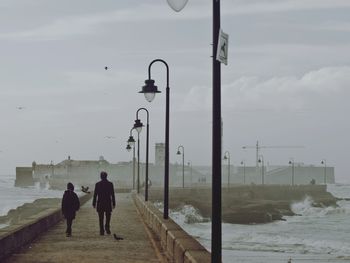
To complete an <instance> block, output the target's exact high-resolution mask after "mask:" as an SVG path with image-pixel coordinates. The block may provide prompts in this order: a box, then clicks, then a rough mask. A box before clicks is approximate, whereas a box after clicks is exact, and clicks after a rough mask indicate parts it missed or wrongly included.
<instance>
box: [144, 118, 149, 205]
mask: <svg viewBox="0 0 350 263" xmlns="http://www.w3.org/2000/svg"><path fill="white" fill-rule="evenodd" d="M148 151H149V123H148V112H147V139H146V188H145V201H148Z"/></svg>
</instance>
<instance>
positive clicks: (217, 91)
mask: <svg viewBox="0 0 350 263" xmlns="http://www.w3.org/2000/svg"><path fill="white" fill-rule="evenodd" d="M219 31H220V0H213V51H212V52H213V53H212V54H213V57H212V62H213V116H212V118H213V130H212V149H213V150H212V151H213V152H212V224H211V228H212V229H211V252H212V254H211V261H212V262H221V261H222V260H221V257H222V256H221V246H222V245H221V243H222V240H221V238H222V228H221V65H220V62H219V61H217V60H216V52H217V47H218V38H219Z"/></svg>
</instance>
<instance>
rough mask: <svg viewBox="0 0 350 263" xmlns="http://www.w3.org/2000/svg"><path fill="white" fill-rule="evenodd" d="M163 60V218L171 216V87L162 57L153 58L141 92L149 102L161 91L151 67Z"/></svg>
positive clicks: (167, 68) (167, 69)
mask: <svg viewBox="0 0 350 263" xmlns="http://www.w3.org/2000/svg"><path fill="white" fill-rule="evenodd" d="M155 62H161V63H163V64H164V65H165V67H166V77H167V84H166V95H165V97H166V99H165V156H164V212H163V218H164V219H168V218H169V108H170V87H169V67H168V64H167V63H166V62H165V61H164V60H162V59H155V60H153V61H152V62H151V63H150V64H149V66H148V79H147V80H145V84H146V85H144V86H143V87H142V90H141V91H140V92H139V93H144V95H145V98H146V100H147V101H148V102H151V101H152V100H153V99H154V97H155V95H156V93H160V91H159V90H158V88H157V86H155V85H154V80H153V79H151V67H152V65H153V63H155Z"/></svg>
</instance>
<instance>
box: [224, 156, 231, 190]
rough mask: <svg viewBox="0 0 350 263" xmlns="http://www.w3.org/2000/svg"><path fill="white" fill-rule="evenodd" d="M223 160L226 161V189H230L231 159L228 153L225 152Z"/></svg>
mask: <svg viewBox="0 0 350 263" xmlns="http://www.w3.org/2000/svg"><path fill="white" fill-rule="evenodd" d="M224 160H227V161H228V162H227V187H230V166H231V157H230V152H229V151H226V152H225V154H224Z"/></svg>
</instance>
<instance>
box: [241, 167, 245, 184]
mask: <svg viewBox="0 0 350 263" xmlns="http://www.w3.org/2000/svg"><path fill="white" fill-rule="evenodd" d="M241 165H243V184H245V161H241Z"/></svg>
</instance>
